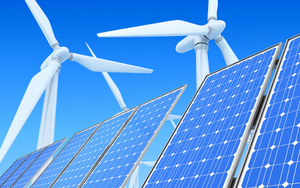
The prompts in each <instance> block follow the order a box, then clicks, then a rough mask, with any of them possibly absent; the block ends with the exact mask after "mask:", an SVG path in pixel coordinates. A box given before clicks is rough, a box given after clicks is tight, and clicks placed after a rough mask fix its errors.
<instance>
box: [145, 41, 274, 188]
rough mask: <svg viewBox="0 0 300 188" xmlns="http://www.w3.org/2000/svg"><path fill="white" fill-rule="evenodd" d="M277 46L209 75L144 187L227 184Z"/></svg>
mask: <svg viewBox="0 0 300 188" xmlns="http://www.w3.org/2000/svg"><path fill="white" fill-rule="evenodd" d="M278 48H279V45H276V46H273V47H271V48H269V49H267V50H264V51H262V52H260V53H258V54H256V55H253V56H251V57H249V58H246V59H245V60H242V61H240V62H239V63H236V64H233V65H232V66H229V67H226V68H224V69H222V70H220V71H217V72H215V73H212V74H210V75H208V76H207V78H206V79H205V80H204V82H203V84H202V86H201V87H200V89H199V90H198V92H197V93H196V95H195V96H194V99H193V100H192V102H191V103H190V106H189V107H188V109H187V111H186V112H185V114H184V116H183V118H182V120H181V121H180V123H179V125H178V126H177V128H176V131H175V132H174V133H173V135H172V137H171V138H170V140H169V142H168V144H167V145H166V147H165V149H164V151H163V152H162V154H161V156H160V157H159V160H158V162H157V163H156V165H155V167H154V168H153V170H152V172H151V174H150V175H149V176H148V178H147V180H146V182H145V183H144V186H143V187H146V188H159V187H164V188H166V187H171V188H174V187H197V188H200V187H203V188H209V187H210V188H218V187H223V186H225V187H229V186H226V185H225V184H226V178H228V179H230V178H232V176H233V175H234V172H232V171H234V170H232V171H230V170H231V169H233V168H232V166H233V165H232V164H235V163H236V162H235V163H234V160H238V159H236V158H235V155H236V154H237V152H238V148H239V146H240V143H241V142H243V143H245V142H246V141H242V140H244V139H246V140H247V137H246V136H245V137H243V135H244V133H245V130H248V131H250V130H249V129H250V126H251V125H249V123H251V122H250V120H251V118H253V116H254V113H252V112H251V111H252V110H253V109H254V107H255V106H257V105H258V102H257V101H259V99H260V97H261V96H262V95H263V93H264V91H263V89H262V88H265V87H266V85H267V82H264V81H265V76H267V75H270V74H271V71H272V70H271V69H269V66H270V65H272V66H273V65H274V63H275V59H276V58H277V55H278V51H279V50H278ZM275 54H276V55H275ZM272 66H271V67H272ZM259 96H260V97H259ZM247 125H248V126H247ZM246 134H247V133H246ZM242 138H244V139H242ZM243 147H244V146H241V148H243ZM240 150H241V149H239V151H240ZM230 176H231V177H230ZM227 181H228V180H227ZM227 184H229V183H227Z"/></svg>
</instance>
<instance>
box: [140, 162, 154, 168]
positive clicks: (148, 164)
mask: <svg viewBox="0 0 300 188" xmlns="http://www.w3.org/2000/svg"><path fill="white" fill-rule="evenodd" d="M140 163H141V164H143V165H146V166H150V167H152V166H154V164H155V161H146V162H144V161H143V162H140Z"/></svg>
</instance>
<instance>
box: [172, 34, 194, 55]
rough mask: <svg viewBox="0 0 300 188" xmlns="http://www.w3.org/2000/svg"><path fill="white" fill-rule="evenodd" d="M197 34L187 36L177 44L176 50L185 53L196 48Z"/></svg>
mask: <svg viewBox="0 0 300 188" xmlns="http://www.w3.org/2000/svg"><path fill="white" fill-rule="evenodd" d="M194 40H195V36H187V37H185V38H184V39H182V40H181V41H180V42H179V43H178V44H177V46H176V51H177V52H178V53H184V52H187V51H190V50H191V49H193V48H194Z"/></svg>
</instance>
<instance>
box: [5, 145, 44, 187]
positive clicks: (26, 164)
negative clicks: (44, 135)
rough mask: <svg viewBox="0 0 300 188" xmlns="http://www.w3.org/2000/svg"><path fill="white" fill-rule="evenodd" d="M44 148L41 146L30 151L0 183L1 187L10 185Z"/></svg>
mask: <svg viewBox="0 0 300 188" xmlns="http://www.w3.org/2000/svg"><path fill="white" fill-rule="evenodd" d="M44 150H45V148H42V149H40V150H38V151H35V152H33V153H31V154H30V155H29V156H28V157H27V159H26V160H25V161H24V162H23V163H22V164H21V166H19V168H18V169H17V170H16V171H15V172H14V173H13V174H12V175H11V176H10V177H9V178H8V179H7V180H6V181H5V182H4V184H3V185H1V188H6V187H11V186H12V185H13V183H14V182H15V181H16V180H17V179H18V178H19V177H20V176H21V175H22V174H23V173H24V172H25V171H26V170H27V168H28V167H29V166H30V165H31V164H32V163H33V162H34V161H35V160H36V158H37V157H38V156H39V155H40V154H41V153H42V152H43V151H44Z"/></svg>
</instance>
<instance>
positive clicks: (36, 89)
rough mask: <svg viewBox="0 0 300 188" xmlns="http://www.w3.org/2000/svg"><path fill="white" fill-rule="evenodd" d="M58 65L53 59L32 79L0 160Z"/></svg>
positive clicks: (0, 151) (5, 142) (6, 138)
mask: <svg viewBox="0 0 300 188" xmlns="http://www.w3.org/2000/svg"><path fill="white" fill-rule="evenodd" d="M58 67H59V63H58V62H56V61H52V62H51V64H50V65H49V66H48V67H47V68H45V69H44V70H42V71H40V72H39V73H38V74H36V75H35V76H34V77H33V78H32V79H31V81H30V83H29V85H28V87H27V90H26V92H25V94H24V96H23V99H22V101H21V104H20V106H19V108H18V110H17V113H16V115H15V117H14V119H13V121H12V123H11V125H10V128H9V130H8V133H7V134H6V137H5V139H4V142H3V143H2V146H1V149H0V162H1V161H2V159H3V158H4V156H5V155H6V153H7V151H8V150H9V148H10V146H11V145H12V143H13V142H14V140H15V138H16V137H17V135H18V134H19V132H20V130H21V129H22V127H23V125H24V124H25V122H26V120H27V119H28V117H29V115H30V114H31V112H32V110H33V108H34V107H35V105H36V103H37V102H38V100H39V99H40V97H41V95H42V94H43V92H44V90H45V89H46V87H47V85H48V83H49V82H50V80H51V79H52V77H53V75H54V74H55V72H56V70H57V69H58Z"/></svg>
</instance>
